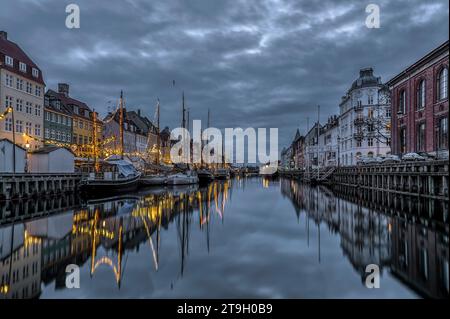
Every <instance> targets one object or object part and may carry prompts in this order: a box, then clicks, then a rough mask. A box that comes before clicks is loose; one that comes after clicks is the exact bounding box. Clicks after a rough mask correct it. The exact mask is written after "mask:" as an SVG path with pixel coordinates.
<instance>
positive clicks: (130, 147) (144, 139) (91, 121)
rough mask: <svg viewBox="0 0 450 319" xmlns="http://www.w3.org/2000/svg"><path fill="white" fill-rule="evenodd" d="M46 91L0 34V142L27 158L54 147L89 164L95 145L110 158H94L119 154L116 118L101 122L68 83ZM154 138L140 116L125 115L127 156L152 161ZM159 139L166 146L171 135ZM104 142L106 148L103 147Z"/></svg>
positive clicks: (38, 75)
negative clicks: (10, 143) (67, 150)
mask: <svg viewBox="0 0 450 319" xmlns="http://www.w3.org/2000/svg"><path fill="white" fill-rule="evenodd" d="M45 86H46V84H45V82H44V78H43V74H42V71H41V69H40V68H39V67H38V66H37V65H36V64H35V63H34V62H33V61H32V60H31V58H30V57H29V56H28V55H27V54H26V53H25V52H24V51H23V50H22V49H21V48H20V47H19V46H18V45H17V44H16V43H14V42H12V41H10V40H9V39H8V34H7V33H6V32H5V31H0V139H8V140H9V141H15V143H16V144H17V145H18V146H21V147H23V148H25V149H27V150H28V151H29V152H32V151H35V150H38V149H40V148H41V147H43V146H45V145H56V146H61V147H67V148H70V149H71V150H72V151H73V153H74V154H75V155H76V156H77V157H81V158H90V157H93V156H94V153H95V152H96V149H95V147H94V145H97V146H99V145H101V147H102V150H103V147H104V149H105V150H109V154H108V151H104V152H102V153H103V154H99V153H98V152H97V155H104V156H108V155H110V154H114V153H117V150H118V143H120V134H119V131H120V130H119V119H118V116H117V115H118V114H117V112H116V113H114V114H108V115H107V116H106V118H105V119H104V120H101V119H100V118H99V115H98V113H97V112H95V111H94V110H93V109H92V108H91V107H89V106H88V105H87V104H86V103H84V102H82V101H80V100H78V99H76V98H73V97H71V96H70V94H69V93H70V92H69V88H70V87H69V85H68V84H67V83H59V84H58V90H57V91H56V90H52V89H48V90H47V92H45ZM167 131H168V128H167V130H165V132H166V133H167ZM157 136H158V129H157V128H156V127H155V126H154V125H153V123H152V122H151V121H150V120H149V119H148V118H147V117H145V116H143V115H141V112H140V111H137V112H135V111H128V112H127V111H126V110H125V116H124V152H125V153H128V154H132V155H136V156H139V157H141V158H146V159H148V158H149V157H150V158H151V157H153V158H154V157H155V156H156V154H157V152H158V150H157V147H156V145H157ZM168 136H169V137H168ZM161 137H162V138H161V140H160V141H161V144H162V145H163V146H166V145H169V144H170V143H168V142H167V140H168V139H170V134H169V135H167V134H162V135H161ZM95 140H96V143H94V141H95ZM104 141H109V143H107V145H103V144H105V143H104ZM97 151H98V149H97ZM161 153H163V154H161V155H160V156H161V158H166V157H167V156H166V155H167V153H168V152H167V150H165V151H164V152H161Z"/></svg>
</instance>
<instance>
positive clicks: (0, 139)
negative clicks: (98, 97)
mask: <svg viewBox="0 0 450 319" xmlns="http://www.w3.org/2000/svg"><path fill="white" fill-rule="evenodd" d="M0 142H8V143H9V144H13V142H11V141H10V140H9V139H7V138H0ZM16 147H18V148H21V149H23V150H24V151H25V152H26V151H27V150H26V149H25V148H23V147H22V146H20V145H17V144H16Z"/></svg>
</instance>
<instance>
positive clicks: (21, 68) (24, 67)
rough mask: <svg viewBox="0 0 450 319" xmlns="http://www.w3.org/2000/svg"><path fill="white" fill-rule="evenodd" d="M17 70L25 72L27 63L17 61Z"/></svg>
mask: <svg viewBox="0 0 450 319" xmlns="http://www.w3.org/2000/svg"><path fill="white" fill-rule="evenodd" d="M19 70H20V71H21V72H27V65H26V64H25V63H23V62H19Z"/></svg>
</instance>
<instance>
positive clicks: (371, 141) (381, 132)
mask: <svg viewBox="0 0 450 319" xmlns="http://www.w3.org/2000/svg"><path fill="white" fill-rule="evenodd" d="M339 109H340V118H339V131H340V132H339V138H340V147H339V150H340V152H339V153H340V157H341V158H340V165H355V164H356V162H357V158H358V157H361V156H368V157H375V156H382V155H386V154H388V153H390V146H389V145H390V138H389V137H390V132H389V130H388V127H389V123H390V112H391V111H390V103H389V99H388V92H387V91H386V87H385V86H384V85H383V84H382V82H381V78H380V77H375V76H374V75H373V69H372V68H366V69H361V70H360V73H359V78H358V79H356V80H355V81H354V82H353V84H352V86H351V88H350V89H349V90H348V92H347V94H346V95H345V96H343V97H342V100H341V103H340V105H339Z"/></svg>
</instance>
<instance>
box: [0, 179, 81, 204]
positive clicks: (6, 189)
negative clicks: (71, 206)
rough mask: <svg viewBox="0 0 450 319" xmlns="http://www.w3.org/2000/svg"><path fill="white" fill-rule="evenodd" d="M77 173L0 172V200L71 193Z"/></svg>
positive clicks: (76, 186)
mask: <svg viewBox="0 0 450 319" xmlns="http://www.w3.org/2000/svg"><path fill="white" fill-rule="evenodd" d="M81 177H82V175H81V174H78V173H60V174H58V173H39V174H31V173H19V174H13V173H0V201H5V200H13V199H23V198H33V197H40V196H52V195H58V194H65V193H73V192H75V191H76V190H77V189H78V184H79V183H80V181H81Z"/></svg>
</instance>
